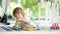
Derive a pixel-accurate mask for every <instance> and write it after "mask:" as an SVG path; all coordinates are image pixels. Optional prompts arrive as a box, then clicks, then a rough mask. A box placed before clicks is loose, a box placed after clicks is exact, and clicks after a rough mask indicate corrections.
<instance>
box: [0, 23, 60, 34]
mask: <svg viewBox="0 0 60 34" xmlns="http://www.w3.org/2000/svg"><path fill="white" fill-rule="evenodd" d="M12 25H13V24H11V25H4V24H2V23H0V34H5V33H6V34H19V33H20V34H39V33H40V34H60V29H59V30H51V29H49V27H45V28H46V29H44V30H37V31H22V30H18V31H16V30H13V29H12V27H11V26H12ZM41 27H42V26H41Z"/></svg>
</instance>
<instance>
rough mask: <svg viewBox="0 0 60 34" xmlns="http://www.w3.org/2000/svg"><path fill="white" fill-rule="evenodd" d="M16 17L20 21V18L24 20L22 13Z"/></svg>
mask: <svg viewBox="0 0 60 34" xmlns="http://www.w3.org/2000/svg"><path fill="white" fill-rule="evenodd" d="M15 17H16V18H18V19H20V18H23V15H22V14H21V13H18V14H15Z"/></svg>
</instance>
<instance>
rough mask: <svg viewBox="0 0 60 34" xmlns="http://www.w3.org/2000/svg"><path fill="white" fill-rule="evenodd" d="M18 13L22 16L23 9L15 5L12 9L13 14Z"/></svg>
mask: <svg viewBox="0 0 60 34" xmlns="http://www.w3.org/2000/svg"><path fill="white" fill-rule="evenodd" d="M18 13H21V14H22V15H23V16H24V12H23V9H22V8H21V7H16V8H15V9H14V10H13V16H15V14H18Z"/></svg>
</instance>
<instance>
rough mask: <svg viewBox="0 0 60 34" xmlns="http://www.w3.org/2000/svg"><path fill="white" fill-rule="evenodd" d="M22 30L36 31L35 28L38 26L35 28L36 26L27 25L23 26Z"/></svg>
mask: <svg viewBox="0 0 60 34" xmlns="http://www.w3.org/2000/svg"><path fill="white" fill-rule="evenodd" d="M22 30H24V31H35V30H37V28H35V27H26V28H22Z"/></svg>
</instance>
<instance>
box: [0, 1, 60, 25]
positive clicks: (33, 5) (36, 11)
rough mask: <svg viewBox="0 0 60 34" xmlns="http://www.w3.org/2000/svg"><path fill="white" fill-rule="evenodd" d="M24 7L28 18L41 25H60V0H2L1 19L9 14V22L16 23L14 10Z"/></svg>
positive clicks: (0, 7)
mask: <svg viewBox="0 0 60 34" xmlns="http://www.w3.org/2000/svg"><path fill="white" fill-rule="evenodd" d="M16 7H22V8H23V10H24V12H25V16H26V18H28V19H30V20H32V21H37V22H39V23H41V24H44V25H45V24H46V25H49V24H51V23H54V22H56V23H59V24H60V21H59V20H60V0H0V18H2V17H3V15H4V13H6V14H7V21H8V22H10V23H15V22H14V21H15V17H14V16H13V9H14V8H16Z"/></svg>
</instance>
